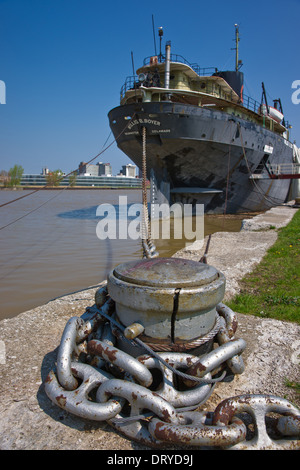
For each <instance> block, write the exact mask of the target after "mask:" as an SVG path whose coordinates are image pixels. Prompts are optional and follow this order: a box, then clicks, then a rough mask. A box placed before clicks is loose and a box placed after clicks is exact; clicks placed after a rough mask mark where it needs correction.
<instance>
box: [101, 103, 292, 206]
mask: <svg viewBox="0 0 300 470" xmlns="http://www.w3.org/2000/svg"><path fill="white" fill-rule="evenodd" d="M108 116H109V122H110V126H111V129H112V132H113V134H114V136H115V138H116V139H117V145H118V147H119V148H120V149H121V150H122V151H123V152H124V153H125V154H126V155H128V157H129V158H130V159H131V160H132V161H133V162H134V163H135V164H136V165H137V166H138V167H139V168H141V167H142V137H141V136H142V128H143V127H146V129H147V170H148V178H151V181H152V184H153V187H154V194H153V199H152V201H151V202H157V203H162V202H169V203H173V202H175V201H178V200H179V201H181V202H186V203H203V204H204V205H205V212H206V213H224V212H225V211H226V213H239V212H257V211H264V210H266V209H268V208H270V207H272V206H276V205H279V204H282V203H284V202H286V200H287V197H288V193H289V187H290V181H289V180H273V179H262V180H253V179H251V178H250V175H251V174H252V173H253V172H254V171H255V170H256V169H257V167H259V166H260V165H261V164H262V161H263V159H264V158H266V157H267V156H268V152H270V150H269V149H270V148H272V153H271V154H270V155H269V162H270V163H272V164H276V163H291V162H292V159H293V148H292V144H291V143H290V142H289V141H287V140H286V139H284V138H283V137H281V136H280V135H278V134H276V133H274V132H271V131H270V130H267V129H265V128H263V127H262V126H259V125H258V124H256V123H254V122H250V121H247V120H245V119H242V118H240V117H238V116H236V115H230V114H227V113H224V112H222V111H218V110H214V109H213V108H201V107H198V106H192V105H185V104H175V103H170V102H160V103H153V102H151V103H141V104H130V105H125V106H119V107H117V108H114V109H112V110H111V111H110V112H109V115H108ZM266 146H267V147H266ZM266 152H267V153H266Z"/></svg>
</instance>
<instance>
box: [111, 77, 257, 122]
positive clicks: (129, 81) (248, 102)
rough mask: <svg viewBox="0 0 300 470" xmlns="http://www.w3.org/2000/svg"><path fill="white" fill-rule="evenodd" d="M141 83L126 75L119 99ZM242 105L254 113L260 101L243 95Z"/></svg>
mask: <svg viewBox="0 0 300 470" xmlns="http://www.w3.org/2000/svg"><path fill="white" fill-rule="evenodd" d="M141 85H142V84H141V83H140V82H139V78H138V76H137V75H130V76H128V77H126V79H125V82H124V84H123V85H122V87H121V90H120V99H121V100H122V99H123V98H124V96H125V93H126V91H128V90H137V89H138V88H140V86H141ZM206 93H212V94H213V93H214V90H213V89H206ZM239 104H241V105H243V106H244V107H245V108H247V109H249V110H250V111H254V112H255V113H258V112H259V108H260V103H259V102H258V101H256V100H255V99H253V98H251V96H247V95H243V100H242V101H241V102H240V103H239Z"/></svg>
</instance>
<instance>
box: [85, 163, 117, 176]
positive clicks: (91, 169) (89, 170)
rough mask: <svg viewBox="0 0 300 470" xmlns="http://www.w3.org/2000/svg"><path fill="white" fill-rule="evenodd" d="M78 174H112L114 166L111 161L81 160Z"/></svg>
mask: <svg viewBox="0 0 300 470" xmlns="http://www.w3.org/2000/svg"><path fill="white" fill-rule="evenodd" d="M78 175H81V176H112V168H111V164H110V163H102V162H98V163H96V164H95V165H94V164H92V163H85V162H80V164H79V167H78Z"/></svg>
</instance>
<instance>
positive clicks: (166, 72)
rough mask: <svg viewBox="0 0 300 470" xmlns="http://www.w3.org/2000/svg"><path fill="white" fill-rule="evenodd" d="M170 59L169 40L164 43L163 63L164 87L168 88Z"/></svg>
mask: <svg viewBox="0 0 300 470" xmlns="http://www.w3.org/2000/svg"><path fill="white" fill-rule="evenodd" d="M170 60H171V42H170V41H168V42H167V43H166V63H165V88H167V89H169V88H170Z"/></svg>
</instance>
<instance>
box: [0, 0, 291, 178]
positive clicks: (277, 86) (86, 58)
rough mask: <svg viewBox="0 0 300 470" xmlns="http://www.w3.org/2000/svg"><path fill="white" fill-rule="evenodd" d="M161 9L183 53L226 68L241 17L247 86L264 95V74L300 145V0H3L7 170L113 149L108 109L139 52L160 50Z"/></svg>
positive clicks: (65, 166) (0, 71)
mask: <svg viewBox="0 0 300 470" xmlns="http://www.w3.org/2000/svg"><path fill="white" fill-rule="evenodd" d="M152 15H154V21H155V27H156V30H157V29H158V27H159V26H163V28H164V40H170V41H171V51H172V52H173V53H177V54H181V55H182V56H184V57H185V58H186V59H187V60H188V61H189V62H196V63H198V64H199V65H200V66H202V67H211V66H213V67H218V68H219V69H222V68H224V69H233V67H234V54H235V53H234V51H233V50H231V48H233V47H234V42H233V39H234V24H235V23H238V24H239V25H240V36H241V42H240V58H241V59H242V60H243V64H244V65H243V67H242V69H241V70H242V71H243V72H244V74H245V84H246V87H245V93H246V94H250V95H251V96H253V98H255V99H257V100H260V98H261V82H262V81H264V83H265V86H266V89H267V93H268V96H269V99H270V98H279V97H280V98H281V100H282V104H283V108H284V112H285V116H286V118H287V119H288V120H289V122H290V123H291V124H292V125H293V128H292V140H296V141H297V144H298V146H300V104H299V105H295V104H293V103H292V100H291V96H292V92H293V91H294V90H292V88H291V86H292V82H293V81H294V80H300V61H299V55H300V54H299V53H300V40H299V39H300V38H299V35H300V32H299V31H300V28H299V21H300V0H285V1H282V0H280V1H279V0H261V1H258V0H252V1H251V2H249V1H243V0H238V1H237V0H233V1H230V0H228V1H224V0H214V1H213V2H208V1H201V0H198V1H195V0H190V1H188V2H183V1H182V0H180V1H178V0H173V1H164V0H160V1H157V2H149V1H148V2H144V1H136V0H130V1H127V2H126V1H124V0H122V1H120V0H114V1H100V0H0V80H3V81H4V82H5V84H6V104H5V105H0V129H1V138H0V170H1V169H4V170H8V169H9V168H11V166H13V165H14V164H15V163H18V164H21V165H22V166H23V167H24V170H25V173H40V172H41V170H42V167H43V166H47V167H48V168H50V169H52V170H54V169H57V168H60V169H62V170H63V171H65V172H70V171H72V170H74V169H76V168H77V167H78V164H79V162H80V161H82V160H85V161H87V160H89V159H91V158H93V157H94V156H95V155H96V154H97V153H98V152H99V151H100V150H101V149H102V148H103V145H104V143H105V141H106V139H107V138H108V136H109V133H110V128H109V125H108V118H107V113H108V112H109V110H110V109H111V108H113V107H115V106H118V104H119V91H120V88H121V86H122V84H123V83H124V81H125V78H126V76H127V75H132V62H131V51H132V52H133V57H134V65H135V68H138V67H139V66H140V65H141V63H142V60H143V59H144V57H146V56H149V55H152V54H154V41H153V35H152ZM156 40H157V44H158V38H156ZM109 142H111V140H109V141H108V143H109ZM99 160H100V161H104V162H110V163H111V164H112V167H113V172H114V174H116V173H117V172H118V171H119V170H120V168H121V166H122V165H123V164H126V163H129V162H130V161H129V160H128V158H127V157H126V156H125V155H124V154H123V153H122V152H121V151H120V150H118V148H117V146H116V144H114V145H113V146H112V147H111V148H110V149H109V150H108V151H107V152H105V153H104V154H103V155H102V156H101V158H99V159H97V160H96V161H99Z"/></svg>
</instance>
